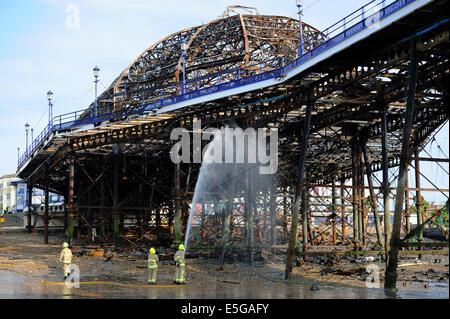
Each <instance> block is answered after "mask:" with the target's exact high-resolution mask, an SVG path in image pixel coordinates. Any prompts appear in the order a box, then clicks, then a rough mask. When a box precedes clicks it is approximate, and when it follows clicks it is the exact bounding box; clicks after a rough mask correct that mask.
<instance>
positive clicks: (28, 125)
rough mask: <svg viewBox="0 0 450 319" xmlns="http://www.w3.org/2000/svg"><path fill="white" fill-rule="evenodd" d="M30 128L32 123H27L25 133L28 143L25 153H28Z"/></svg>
mask: <svg viewBox="0 0 450 319" xmlns="http://www.w3.org/2000/svg"><path fill="white" fill-rule="evenodd" d="M29 130H30V124H28V123H26V124H25V135H26V143H25V153H28V131H29Z"/></svg>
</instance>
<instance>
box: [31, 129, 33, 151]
mask: <svg viewBox="0 0 450 319" xmlns="http://www.w3.org/2000/svg"><path fill="white" fill-rule="evenodd" d="M31 147H32V148H33V129H31Z"/></svg>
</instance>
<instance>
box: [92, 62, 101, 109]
mask: <svg viewBox="0 0 450 319" xmlns="http://www.w3.org/2000/svg"><path fill="white" fill-rule="evenodd" d="M92 71H94V77H95V80H94V83H95V102H94V115H95V116H96V117H97V83H98V73H99V72H100V68H99V67H98V66H95V67H94V68H93V69H92Z"/></svg>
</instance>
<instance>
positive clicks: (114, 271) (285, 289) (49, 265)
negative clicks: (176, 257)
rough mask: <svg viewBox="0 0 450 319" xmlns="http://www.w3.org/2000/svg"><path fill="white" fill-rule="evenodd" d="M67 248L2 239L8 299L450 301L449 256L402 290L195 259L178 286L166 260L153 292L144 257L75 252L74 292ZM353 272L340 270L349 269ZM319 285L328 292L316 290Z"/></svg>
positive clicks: (313, 272) (273, 266) (420, 269)
mask: <svg viewBox="0 0 450 319" xmlns="http://www.w3.org/2000/svg"><path fill="white" fill-rule="evenodd" d="M60 246H61V238H59V237H57V236H50V240H49V245H45V244H43V238H42V236H41V235H39V234H36V233H33V234H25V233H5V232H3V233H0V298H97V299H107V298H139V299H141V298H166V299H167V298H168V299H172V298H181V299H200V298H212V299H216V298H217V299H221V298H249V299H259V298H266V299H302V298H308V299H309V298H311V299H316V298H326V299H347V298H350V299H373V298H421V299H422V298H423V299H427V298H449V288H448V256H447V268H446V273H445V265H446V264H445V262H444V263H441V264H431V263H429V264H422V265H413V266H407V267H405V269H407V271H406V272H407V274H402V273H405V271H401V270H400V272H399V282H398V289H397V290H396V291H392V290H384V289H381V288H379V289H377V288H366V286H365V278H366V277H367V274H366V273H357V274H356V275H354V276H348V275H338V274H333V273H330V272H328V273H327V272H324V269H326V268H327V267H328V268H330V267H329V266H323V265H320V264H314V263H306V264H303V265H302V266H301V267H295V269H294V271H293V274H292V279H291V280H290V281H288V282H287V281H284V280H283V274H284V264H283V263H282V260H283V258H282V256H276V257H274V258H273V259H272V260H271V261H266V262H257V263H255V265H253V266H248V265H246V264H245V263H240V264H226V265H224V266H223V267H219V266H218V265H217V262H216V260H212V259H211V260H206V259H202V258H196V259H187V266H186V279H187V284H186V285H185V286H176V285H174V284H173V275H174V271H175V266H174V265H173V262H171V261H170V260H164V259H165V258H162V261H161V262H160V267H159V271H158V283H157V285H156V286H149V285H147V268H146V265H147V262H146V258H145V256H144V255H142V254H141V255H139V254H131V253H130V254H122V253H115V254H112V253H111V254H110V253H109V252H107V255H108V254H109V255H110V257H111V258H106V257H104V256H103V257H102V256H88V255H85V254H82V253H81V250H80V249H79V248H77V247H75V249H74V251H75V253H74V255H75V257H74V260H73V263H74V264H76V265H78V266H79V268H80V282H81V284H80V288H70V287H68V286H67V285H65V284H63V282H64V280H63V278H62V266H61V264H60V263H59V262H58V257H59V253H60V251H61V247H60ZM77 251H78V252H77ZM278 259H279V260H278ZM106 260H108V261H106ZM345 265H346V263H341V264H339V265H337V266H338V267H340V268H345ZM347 266H348V267H350V268H351V267H354V265H350V264H348V265H347ZM357 266H358V267H362V266H364V265H362V264H358V265H357ZM401 268H402V267H401ZM401 268H400V269H401ZM429 269H433V271H432V272H429V271H428V270H429ZM423 273H426V275H423ZM420 274H422V275H420ZM429 274H433V276H430V275H429ZM402 276H404V277H402ZM405 276H406V277H408V278H409V279H410V280H409V281H408V280H407V279H408V278H406V277H405ZM414 276H416V277H420V278H416V279H418V280H419V281H417V280H416V279H413V278H412V277H414ZM428 277H429V278H428ZM381 279H382V278H381ZM421 280H425V281H421ZM404 281H406V282H407V284H406V286H404V284H403V282H404ZM98 282H106V283H98ZM313 284H316V285H318V287H319V288H320V290H319V291H311V289H310V288H311V286H312V285H313ZM141 285H142V286H141ZM381 285H382V284H381Z"/></svg>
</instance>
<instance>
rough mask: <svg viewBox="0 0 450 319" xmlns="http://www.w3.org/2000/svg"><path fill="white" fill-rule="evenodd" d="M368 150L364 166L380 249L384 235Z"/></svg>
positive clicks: (365, 154) (365, 150)
mask: <svg viewBox="0 0 450 319" xmlns="http://www.w3.org/2000/svg"><path fill="white" fill-rule="evenodd" d="M370 163H371V162H370V158H369V154H368V152H367V148H364V164H365V166H366V174H367V182H368V184H369V194H370V203H371V205H372V211H373V218H374V219H375V229H376V232H377V242H378V245H379V246H380V247H382V246H383V234H382V231H381V223H380V217H379V216H378V205H377V197H376V195H375V190H374V189H373V179H372V167H371V166H370Z"/></svg>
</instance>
